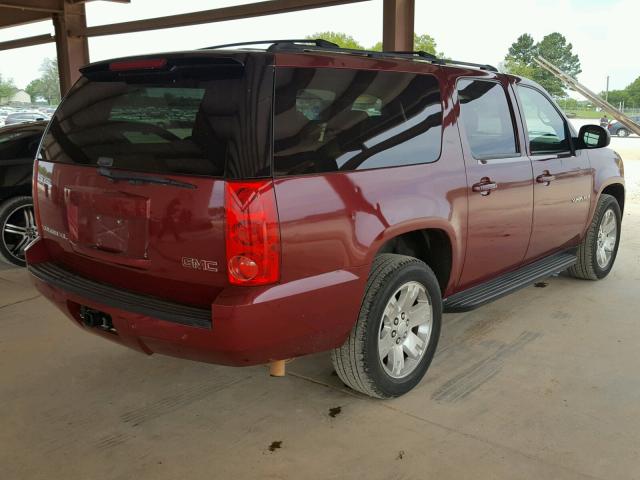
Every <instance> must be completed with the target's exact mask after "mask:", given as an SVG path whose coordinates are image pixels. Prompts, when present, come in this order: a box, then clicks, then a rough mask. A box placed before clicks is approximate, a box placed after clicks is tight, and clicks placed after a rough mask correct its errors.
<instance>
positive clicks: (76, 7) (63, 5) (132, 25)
mask: <svg viewBox="0 0 640 480" xmlns="http://www.w3.org/2000/svg"><path fill="white" fill-rule="evenodd" d="M88 1H91V0H0V28H7V27H14V26H18V25H23V24H26V23H32V22H38V21H43V20H52V21H53V24H54V27H55V36H53V35H50V34H44V35H36V36H32V37H27V38H17V39H14V40H9V41H5V42H0V51H1V50H9V49H14V48H20V47H28V46H32V45H40V44H44V43H50V42H55V43H56V50H57V55H58V67H59V70H60V88H61V90H62V93H63V94H64V93H65V92H66V91H67V90H68V89H69V88H70V87H71V85H72V84H73V82H74V81H75V80H76V79H77V78H78V77H79V75H80V74H79V71H78V70H79V68H80V67H81V66H83V65H85V64H87V63H89V46H88V42H87V39H88V38H89V37H94V36H101V35H117V34H122V33H132V32H142V31H148V30H157V29H162V28H173V27H184V26H189V25H198V24H203V23H213V22H222V21H226V20H238V19H242V18H251V17H259V16H264V15H273V14H278V13H287V12H294V11H300V10H307V9H312V8H320V7H330V6H335V5H343V4H349V3H360V2H368V1H370V0H266V1H259V2H254V3H245V4H239V5H233V6H229V7H222V8H215V9H212V10H204V11H199V12H191V13H184V14H179V15H171V16H166V17H156V18H148V19H144V20H134V21H130V22H122V23H116V24H111V25H96V26H92V27H88V26H87V23H86V16H85V3H86V2H88ZM103 1H110V2H118V3H124V4H127V3H130V0H103ZM383 1H384V7H383V12H382V21H383V43H384V46H385V49H389V50H412V49H413V25H414V10H415V7H414V5H415V0H383ZM149 10H150V11H151V10H152V9H151V8H150V9H149Z"/></svg>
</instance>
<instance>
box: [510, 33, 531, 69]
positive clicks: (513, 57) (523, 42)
mask: <svg viewBox="0 0 640 480" xmlns="http://www.w3.org/2000/svg"><path fill="white" fill-rule="evenodd" d="M535 56H536V45H535V42H534V40H533V37H532V36H531V35H529V34H528V33H523V34H522V35H520V36H519V37H518V39H517V40H516V41H515V42H513V43H512V44H511V46H510V47H509V53H507V56H506V57H505V59H504V60H505V62H506V63H511V64H515V65H531V64H532V63H533V58H534V57H535Z"/></svg>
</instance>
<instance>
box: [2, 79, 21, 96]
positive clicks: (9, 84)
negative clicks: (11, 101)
mask: <svg viewBox="0 0 640 480" xmlns="http://www.w3.org/2000/svg"><path fill="white" fill-rule="evenodd" d="M17 90H18V89H17V88H16V86H15V85H14V84H13V80H12V79H10V78H8V79H6V80H4V79H3V78H2V75H0V99H2V98H8V97H10V96H11V95H13V94H14V93H16V91H17Z"/></svg>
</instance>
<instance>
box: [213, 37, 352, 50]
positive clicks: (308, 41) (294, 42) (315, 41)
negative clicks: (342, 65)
mask: <svg viewBox="0 0 640 480" xmlns="http://www.w3.org/2000/svg"><path fill="white" fill-rule="evenodd" d="M266 43H269V44H271V46H270V47H269V50H271V49H272V48H273V47H274V46H276V45H299V44H300V45H307V46H308V45H314V46H316V47H321V48H329V49H339V48H340V46H339V45H337V44H335V43H333V42H330V41H328V40H323V39H322V38H315V39H308V38H305V39H299V40H295V39H294V40H257V41H254V42H237V43H225V44H223V45H214V46H212V47H205V48H203V49H202V50H220V49H223V48H228V47H245V46H248V45H263V44H266Z"/></svg>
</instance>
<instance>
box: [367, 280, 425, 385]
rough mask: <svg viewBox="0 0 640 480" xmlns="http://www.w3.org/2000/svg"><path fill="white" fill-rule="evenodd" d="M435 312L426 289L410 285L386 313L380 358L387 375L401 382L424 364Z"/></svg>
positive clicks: (389, 304)
mask: <svg viewBox="0 0 640 480" xmlns="http://www.w3.org/2000/svg"><path fill="white" fill-rule="evenodd" d="M432 321H433V309H432V305H431V299H430V298H429V295H428V293H427V290H426V289H425V287H424V286H423V285H422V284H420V283H418V282H413V281H412V282H407V283H405V284H404V285H402V286H401V287H400V288H398V289H397V290H396V291H395V292H394V294H393V295H391V298H389V301H388V302H387V305H386V307H385V309H384V313H383V315H382V321H381V322H380V331H379V336H378V356H379V358H380V362H381V363H382V366H383V367H384V370H385V372H386V373H387V374H388V375H389V376H391V377H392V378H396V379H400V378H404V377H406V376H407V375H409V374H410V373H411V372H413V371H414V370H415V368H416V367H417V366H418V365H419V364H420V360H421V359H422V358H423V356H424V354H425V352H426V350H427V346H428V345H429V339H430V338H431V331H432Z"/></svg>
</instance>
